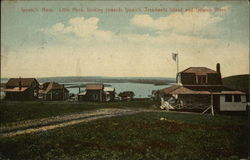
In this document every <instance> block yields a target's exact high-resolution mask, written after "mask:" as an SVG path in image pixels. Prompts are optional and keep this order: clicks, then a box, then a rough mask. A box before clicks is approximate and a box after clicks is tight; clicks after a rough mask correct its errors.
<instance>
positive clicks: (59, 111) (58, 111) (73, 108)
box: [0, 100, 160, 126]
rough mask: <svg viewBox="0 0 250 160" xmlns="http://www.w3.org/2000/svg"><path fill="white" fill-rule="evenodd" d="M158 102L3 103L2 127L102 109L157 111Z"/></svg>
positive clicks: (0, 120)
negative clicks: (11, 123)
mask: <svg viewBox="0 0 250 160" xmlns="http://www.w3.org/2000/svg"><path fill="white" fill-rule="evenodd" d="M159 105H160V102H158V101H150V100H134V101H129V102H110V103H91V102H82V103H75V102H63V101H57V102H36V101H34V102H2V103H1V105H0V126H1V125H3V124H5V123H9V122H16V121H23V120H31V119H38V118H46V117H51V116H57V115H63V114H71V113H77V112H83V111H87V110H94V109H100V108H131V107H133V108H145V109H156V108H157V106H159Z"/></svg>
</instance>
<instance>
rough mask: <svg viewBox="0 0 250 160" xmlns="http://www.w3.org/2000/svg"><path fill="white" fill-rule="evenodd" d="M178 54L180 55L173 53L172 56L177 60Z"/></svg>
mask: <svg viewBox="0 0 250 160" xmlns="http://www.w3.org/2000/svg"><path fill="white" fill-rule="evenodd" d="M177 56H178V53H172V58H173V60H174V61H176V59H177Z"/></svg>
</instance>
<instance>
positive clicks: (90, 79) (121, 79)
mask: <svg viewBox="0 0 250 160" xmlns="http://www.w3.org/2000/svg"><path fill="white" fill-rule="evenodd" d="M37 80H38V82H39V83H44V82H52V81H53V82H58V83H71V82H96V83H127V82H130V83H147V84H155V85H165V84H169V83H175V78H163V77H101V76H88V77H46V78H37ZM7 81H8V78H1V82H3V83H4V82H5V83H6V82H7Z"/></svg>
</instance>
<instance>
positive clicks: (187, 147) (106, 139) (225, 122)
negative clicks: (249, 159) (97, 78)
mask: <svg viewBox="0 0 250 160" xmlns="http://www.w3.org/2000/svg"><path fill="white" fill-rule="evenodd" d="M161 118H165V120H160V119H161ZM246 150H247V118H246V117H239V116H220V115H218V116H215V117H212V116H208V115H193V114H183V113H166V112H160V113H158V112H155V113H153V112H152V113H140V114H136V115H129V116H122V117H112V118H106V119H100V120H96V121H92V122H89V123H83V124H78V125H73V126H70V127H66V128H61V129H55V130H51V131H47V132H39V133H33V134H29V135H20V136H17V137H12V138H0V153H1V154H0V155H2V157H3V158H10V159H32V160H33V159H79V160H80V159H81V160H84V159H91V160H120V159H121V160H157V159H159V160H160V159H171V160H172V159H180V160H182V159H192V160H193V159H199V160H200V159H204V160H209V159H211V160H212V159H213V160H214V159H216V158H218V159H233V158H232V156H234V157H235V158H236V159H237V157H238V158H242V157H246V156H247V151H246ZM0 157H1V156H0ZM228 157H231V158H228Z"/></svg>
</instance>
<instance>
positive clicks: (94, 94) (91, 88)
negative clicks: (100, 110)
mask: <svg viewBox="0 0 250 160" xmlns="http://www.w3.org/2000/svg"><path fill="white" fill-rule="evenodd" d="M85 90H86V98H85V99H86V100H87V101H93V102H103V101H104V96H103V95H104V85H103V84H87V85H86V89H85Z"/></svg>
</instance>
